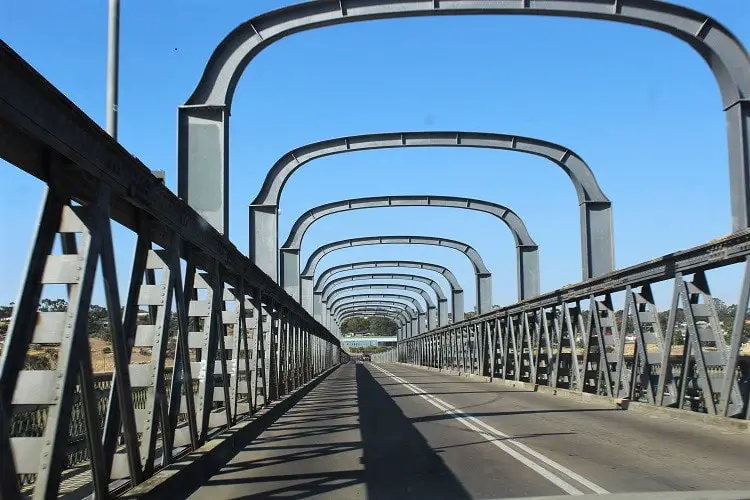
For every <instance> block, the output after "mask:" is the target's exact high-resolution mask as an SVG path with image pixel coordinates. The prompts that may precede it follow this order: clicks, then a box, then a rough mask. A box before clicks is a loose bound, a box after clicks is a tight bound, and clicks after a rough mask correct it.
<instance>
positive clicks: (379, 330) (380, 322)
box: [370, 317, 398, 337]
mask: <svg viewBox="0 0 750 500" xmlns="http://www.w3.org/2000/svg"><path fill="white" fill-rule="evenodd" d="M397 331H398V325H397V324H396V323H395V322H394V321H393V320H392V319H388V318H380V317H373V318H370V332H372V334H373V335H377V336H381V337H390V336H393V335H396V332H397Z"/></svg>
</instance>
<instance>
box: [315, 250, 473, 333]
mask: <svg viewBox="0 0 750 500" xmlns="http://www.w3.org/2000/svg"><path fill="white" fill-rule="evenodd" d="M383 267H393V268H399V267H403V268H407V269H424V270H426V271H432V272H435V273H438V274H440V275H442V276H443V277H444V278H445V279H446V280H448V284H449V285H450V287H451V295H452V296H451V308H452V314H453V321H454V322H456V321H460V320H462V319H464V291H463V288H461V285H460V284H459V283H458V280H457V279H456V276H455V275H454V274H453V273H452V272H451V270H450V269H448V268H447V267H444V266H439V265H437V264H431V263H429V262H419V261H413V260H370V261H361V262H353V263H351V264H341V265H338V266H333V267H330V268H328V269H326V270H325V271H323V272H322V273H321V274H320V276H318V279H317V281H316V282H315V287H314V288H313V309H314V311H313V316H314V317H315V318H316V319H318V320H319V318H318V317H317V316H315V313H316V312H317V313H318V314H320V308H319V307H318V306H317V304H319V303H316V302H315V300H319V298H320V297H319V294H320V290H321V288H322V287H323V286H325V283H326V280H327V279H328V278H329V277H330V276H334V275H336V274H338V273H342V272H346V271H354V270H357V269H371V268H383ZM316 294H317V298H316Z"/></svg>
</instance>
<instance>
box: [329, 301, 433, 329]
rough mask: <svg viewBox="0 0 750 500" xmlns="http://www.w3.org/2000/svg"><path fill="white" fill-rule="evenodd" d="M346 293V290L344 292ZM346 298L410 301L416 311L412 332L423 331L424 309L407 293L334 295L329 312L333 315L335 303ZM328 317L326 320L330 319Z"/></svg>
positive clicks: (336, 309)
mask: <svg viewBox="0 0 750 500" xmlns="http://www.w3.org/2000/svg"><path fill="white" fill-rule="evenodd" d="M345 293H348V292H345ZM346 299H356V300H373V299H375V300H382V299H398V300H401V301H404V302H408V303H410V304H411V305H412V306H414V309H416V311H417V320H416V321H412V333H414V334H419V333H421V332H423V331H424V326H425V310H424V308H423V307H422V304H421V303H420V302H419V300H417V299H415V298H414V297H412V296H411V295H407V294H405V293H395V292H392V293H353V294H351V295H341V296H340V297H336V298H335V299H331V302H330V306H329V309H330V311H331V314H333V315H335V314H336V312H337V311H338V308H337V305H339V304H340V303H341V302H342V301H344V300H346ZM356 300H353V301H352V302H355V301H356ZM348 303H349V302H345V304H348ZM330 319H331V318H330V317H329V318H328V320H329V321H330Z"/></svg>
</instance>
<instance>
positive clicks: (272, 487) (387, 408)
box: [191, 363, 750, 500]
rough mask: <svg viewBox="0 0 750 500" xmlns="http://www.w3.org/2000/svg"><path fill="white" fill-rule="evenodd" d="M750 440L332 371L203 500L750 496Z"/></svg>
mask: <svg viewBox="0 0 750 500" xmlns="http://www.w3.org/2000/svg"><path fill="white" fill-rule="evenodd" d="M749 457H750V435H748V434H743V433H739V432H730V431H723V430H718V429H716V428H713V427H704V426H700V425H697V424H686V423H682V422H677V421H674V420H672V419H669V418H666V417H662V416H651V415H646V414H640V413H634V412H627V411H618V410H613V409H611V408H608V407H603V406H600V405H597V404H592V403H583V402H576V401H571V400H569V399H565V398H560V397H556V396H551V395H546V394H539V393H535V392H530V391H523V390H518V389H512V388H505V387H501V386H498V385H493V384H489V383H485V382H478V381H470V380H467V379H463V378H458V377H455V376H451V375H443V374H436V373H431V372H425V371H422V370H418V369H414V368H407V367H403V366H400V365H394V364H384V365H374V364H370V363H366V364H356V365H355V364H354V363H351V364H348V365H345V366H343V367H341V368H339V369H338V370H336V371H335V372H334V373H333V374H331V375H330V376H329V377H328V378H327V379H326V380H324V381H323V382H322V383H321V384H320V385H319V386H318V387H316V388H315V389H313V390H312V392H310V394H308V395H307V396H305V397H304V398H303V399H302V401H300V402H299V403H298V404H297V405H296V406H295V407H294V408H292V409H291V410H290V411H289V412H287V413H286V414H285V415H284V416H283V417H281V418H280V419H279V420H278V421H277V422H276V423H275V424H274V425H272V426H271V427H270V428H269V429H268V430H267V431H265V432H264V433H262V434H261V435H260V437H259V438H258V439H256V440H255V441H254V442H253V443H252V444H250V445H249V446H247V447H246V448H245V449H244V450H242V451H241V452H240V453H238V454H237V455H236V456H235V457H234V458H233V459H232V460H231V461H230V462H229V463H228V464H227V465H226V466H225V467H224V468H223V469H222V470H221V471H219V472H218V473H217V474H215V475H214V476H213V477H212V478H211V479H210V480H209V481H208V482H207V483H206V484H205V485H204V486H203V487H202V488H201V489H199V490H198V491H196V492H195V493H194V495H193V496H191V498H195V499H210V500H219V499H225V498H281V497H283V498H325V499H358V498H362V499H365V498H367V499H375V500H379V499H388V500H391V499H401V498H410V499H423V498H424V499H442V498H446V499H448V498H449V499H468V498H478V499H483V498H486V499H490V498H519V497H538V496H557V495H580V494H593V493H610V492H611V493H619V492H667V491H685V492H688V491H692V490H750V474H748V472H747V461H748V458H749Z"/></svg>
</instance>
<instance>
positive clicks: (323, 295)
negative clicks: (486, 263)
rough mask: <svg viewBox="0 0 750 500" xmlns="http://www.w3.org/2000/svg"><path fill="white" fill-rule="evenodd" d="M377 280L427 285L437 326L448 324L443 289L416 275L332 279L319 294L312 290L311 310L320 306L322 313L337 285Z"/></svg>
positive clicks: (364, 275)
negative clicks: (324, 304)
mask: <svg viewBox="0 0 750 500" xmlns="http://www.w3.org/2000/svg"><path fill="white" fill-rule="evenodd" d="M378 279H385V280H402V281H417V282H420V283H424V284H426V285H429V287H430V288H432V290H433V291H434V292H435V296H436V299H437V326H445V325H447V324H448V298H447V297H446V296H445V293H444V292H443V289H442V288H441V287H440V284H438V282H437V281H435V280H433V279H430V278H427V277H425V276H420V275H418V274H393V273H371V274H354V275H349V276H343V277H341V278H334V279H332V280H330V281H329V282H328V283H326V285H325V286H324V287H323V289H322V290H321V291H320V292H319V293H318V292H315V290H313V309H315V307H316V306H320V307H321V309H320V310H321V311H323V310H322V305H323V302H326V301H327V300H328V296H329V294H330V292H331V289H332V288H333V287H334V286H336V285H337V284H340V283H345V282H348V281H366V280H378ZM323 312H324V311H323ZM314 315H315V311H314V310H313V316H314Z"/></svg>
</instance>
